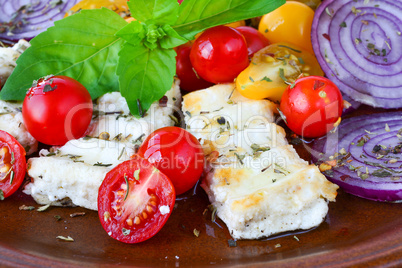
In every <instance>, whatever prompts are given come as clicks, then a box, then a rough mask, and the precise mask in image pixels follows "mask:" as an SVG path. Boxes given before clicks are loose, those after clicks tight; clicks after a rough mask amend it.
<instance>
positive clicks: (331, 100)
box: [280, 76, 343, 138]
mask: <svg viewBox="0 0 402 268" xmlns="http://www.w3.org/2000/svg"><path fill="white" fill-rule="evenodd" d="M280 110H281V112H282V114H283V116H284V117H285V123H286V124H287V126H288V127H289V128H290V129H291V130H293V131H294V132H295V133H296V134H298V135H301V136H303V137H307V138H316V137H321V136H324V135H325V134H326V133H328V131H330V130H331V129H333V128H334V125H336V124H339V123H340V118H341V115H342V110H343V100H342V95H341V92H340V91H339V89H338V87H337V86H336V85H335V84H334V83H333V82H332V81H331V80H329V79H327V78H325V77H320V76H308V77H303V78H300V79H297V81H296V82H295V83H294V85H291V86H289V87H288V88H287V89H286V90H285V92H284V93H283V96H282V100H281V105H280Z"/></svg>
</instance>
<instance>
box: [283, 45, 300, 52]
mask: <svg viewBox="0 0 402 268" xmlns="http://www.w3.org/2000/svg"><path fill="white" fill-rule="evenodd" d="M278 47H284V48H288V49H290V50H292V51H294V52H296V53H301V51H300V50H297V49H295V48H292V47H290V46H285V45H278Z"/></svg>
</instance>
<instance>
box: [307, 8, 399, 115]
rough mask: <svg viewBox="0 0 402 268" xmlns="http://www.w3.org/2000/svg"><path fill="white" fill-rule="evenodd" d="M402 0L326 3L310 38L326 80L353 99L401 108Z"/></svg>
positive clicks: (315, 21) (313, 26)
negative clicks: (329, 80)
mask: <svg viewBox="0 0 402 268" xmlns="http://www.w3.org/2000/svg"><path fill="white" fill-rule="evenodd" d="M401 32H402V1H400V0H370V1H367V0H325V1H323V3H322V4H321V5H320V6H319V7H318V8H317V10H316V12H315V15H314V20H313V24H312V31H311V40H312V44H313V49H314V52H315V54H316V57H317V60H318V62H319V63H320V65H321V67H322V69H323V71H324V72H325V74H326V76H327V77H328V78H329V79H331V80H332V81H333V82H334V83H335V84H336V85H337V86H338V87H339V89H340V90H341V91H342V92H343V93H345V94H346V95H348V96H350V97H351V98H352V99H354V100H356V101H358V102H362V103H364V104H368V105H370V106H373V107H383V108H400V107H402V101H401V98H402V36H401Z"/></svg>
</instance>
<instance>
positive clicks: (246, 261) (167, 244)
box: [0, 110, 402, 267]
mask: <svg viewBox="0 0 402 268" xmlns="http://www.w3.org/2000/svg"><path fill="white" fill-rule="evenodd" d="M363 112H364V110H360V112H359V113H363ZM302 154H303V153H302ZM176 203H177V204H178V205H177V207H176V208H175V210H174V212H173V213H172V216H171V217H170V218H169V220H168V222H167V223H166V225H165V226H164V227H163V228H162V230H161V231H160V232H159V233H158V234H157V235H156V236H155V237H153V238H151V239H150V240H148V241H145V242H143V243H140V244H136V245H126V244H123V243H120V242H118V241H115V240H113V239H112V238H110V237H109V236H108V235H107V234H106V232H105V231H104V230H103V228H102V226H101V225H100V223H99V220H98V215H97V213H96V212H94V211H89V210H85V209H82V208H55V207H53V208H49V209H47V210H46V211H44V212H38V211H36V210H33V211H21V210H19V207H20V206H21V205H27V206H35V207H36V208H37V207H39V206H38V205H37V204H35V202H34V201H33V200H32V199H31V198H30V197H29V196H26V195H25V194H23V193H21V192H17V193H16V194H14V195H13V196H11V197H9V198H7V199H6V200H4V201H1V202H0V266H2V265H5V266H10V267H18V266H49V267H50V266H52V267H74V266H99V265H107V266H114V265H121V266H138V267H147V266H152V267H154V266H164V267H165V266H175V267H179V266H180V267H188V266H193V267H198V266H209V265H210V266H240V267H242V266H247V267H266V266H268V265H270V266H285V267H286V266H289V267H295V266H298V267H299V266H300V267H312V266H313V267H350V266H354V267H368V266H381V267H385V266H386V267H398V266H399V267H400V266H402V228H401V227H402V220H401V219H402V209H401V208H402V205H401V204H393V203H380V202H374V201H369V200H365V199H362V198H358V197H355V196H353V195H350V194H347V193H344V192H342V191H339V194H338V197H337V200H336V202H335V203H331V204H330V209H329V213H328V215H327V217H326V219H325V221H324V222H323V223H322V224H321V225H320V226H319V227H317V228H315V229H313V230H308V231H303V232H292V233H286V234H283V235H280V236H276V237H272V238H269V239H265V240H246V241H237V242H236V244H237V245H236V246H229V240H231V238H230V236H229V233H228V231H227V228H226V227H225V225H224V224H223V223H222V222H221V221H219V220H217V221H216V222H212V221H211V214H210V212H206V213H205V210H206V208H207V206H208V204H209V202H208V199H207V196H206V195H205V193H204V192H203V190H202V189H200V188H199V187H196V188H195V190H194V192H193V193H192V192H190V193H187V194H186V195H184V196H183V197H182V198H181V199H180V200H178V201H177V202H176ZM75 212H85V215H84V216H77V217H70V214H72V213H75ZM55 216H60V217H61V219H60V220H57V219H56V218H55ZM194 229H196V230H198V231H200V234H199V236H198V237H196V236H195V235H194V232H193V231H194ZM59 235H61V236H71V237H72V238H73V239H74V242H65V241H61V240H58V239H56V237H57V236H59Z"/></svg>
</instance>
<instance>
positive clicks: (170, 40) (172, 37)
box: [159, 24, 188, 49]
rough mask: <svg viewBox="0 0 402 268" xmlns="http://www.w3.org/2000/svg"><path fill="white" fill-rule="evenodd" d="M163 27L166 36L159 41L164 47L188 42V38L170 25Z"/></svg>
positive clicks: (172, 46)
mask: <svg viewBox="0 0 402 268" xmlns="http://www.w3.org/2000/svg"><path fill="white" fill-rule="evenodd" d="M162 29H163V31H164V32H165V33H166V36H164V37H163V38H162V39H161V40H160V41H159V44H160V45H161V47H162V48H166V49H168V48H174V47H177V46H180V45H182V44H184V43H187V42H188V40H187V39H186V38H184V37H182V36H180V35H179V34H178V33H177V32H176V31H175V30H174V29H173V28H172V27H171V26H170V25H167V24H166V25H163V26H162Z"/></svg>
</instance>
